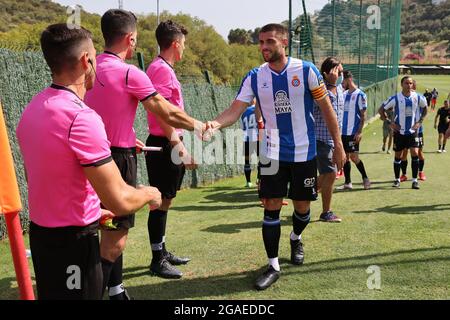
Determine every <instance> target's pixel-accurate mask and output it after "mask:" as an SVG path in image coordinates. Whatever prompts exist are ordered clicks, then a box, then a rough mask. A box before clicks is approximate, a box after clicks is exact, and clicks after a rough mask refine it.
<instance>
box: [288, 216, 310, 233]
mask: <svg viewBox="0 0 450 320" xmlns="http://www.w3.org/2000/svg"><path fill="white" fill-rule="evenodd" d="M310 220H311V215H310V210H308V212H306V213H300V212H297V211H295V210H294V213H293V214H292V226H293V229H294V233H295V235H297V236H299V235H301V234H302V232H303V230H305V228H306V226H307V225H308V224H309V221H310Z"/></svg>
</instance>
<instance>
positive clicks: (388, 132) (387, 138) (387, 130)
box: [381, 110, 394, 154]
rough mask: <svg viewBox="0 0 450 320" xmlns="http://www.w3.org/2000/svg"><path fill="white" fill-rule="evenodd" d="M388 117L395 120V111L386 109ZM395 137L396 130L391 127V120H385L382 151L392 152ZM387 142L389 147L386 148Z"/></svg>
mask: <svg viewBox="0 0 450 320" xmlns="http://www.w3.org/2000/svg"><path fill="white" fill-rule="evenodd" d="M386 114H387V118H388V119H389V120H390V121H391V122H392V121H394V112H393V111H392V110H387V111H386ZM393 137H394V132H393V131H392V129H391V125H390V122H389V121H383V145H382V146H381V151H383V152H386V153H387V154H391V147H392V140H393ZM386 142H387V149H386Z"/></svg>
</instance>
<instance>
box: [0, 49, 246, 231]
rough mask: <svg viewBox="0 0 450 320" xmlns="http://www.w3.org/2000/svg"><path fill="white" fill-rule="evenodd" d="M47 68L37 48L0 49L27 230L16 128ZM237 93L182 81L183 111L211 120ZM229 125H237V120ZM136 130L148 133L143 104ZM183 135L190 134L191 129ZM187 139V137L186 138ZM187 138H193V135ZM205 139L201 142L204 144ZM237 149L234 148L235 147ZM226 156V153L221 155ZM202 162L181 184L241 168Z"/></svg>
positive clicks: (1, 226)
mask: <svg viewBox="0 0 450 320" xmlns="http://www.w3.org/2000/svg"><path fill="white" fill-rule="evenodd" d="M50 81H51V77H50V71H49V69H48V67H47V65H46V63H45V61H44V59H43V56H42V54H41V53H39V52H20V51H12V50H8V49H0V98H1V102H2V105H3V113H4V116H5V121H6V126H7V131H8V136H9V138H10V142H11V148H12V154H13V158H14V164H15V168H16V174H17V179H18V184H19V188H20V193H21V198H22V204H23V208H24V210H23V211H22V212H21V221H22V228H23V230H24V231H25V232H26V231H28V203H27V184H26V179H25V171H24V167H23V162H22V158H21V154H20V150H19V146H18V143H17V139H16V133H15V129H16V127H17V124H18V122H19V119H20V116H21V114H22V111H23V109H24V107H25V106H26V105H27V104H28V102H29V101H30V100H31V99H32V97H33V96H34V95H35V94H36V93H38V92H39V91H41V90H42V89H44V88H45V87H47V86H48V85H49V84H50ZM235 94H236V88H233V87H227V86H215V85H211V84H208V83H206V82H205V81H203V83H202V82H201V81H192V82H185V83H183V95H184V99H185V107H186V111H187V112H188V113H189V114H190V115H192V116H193V117H195V118H197V119H199V120H201V121H207V120H212V119H213V118H215V117H216V116H217V114H219V113H220V112H221V111H222V110H224V109H225V108H226V107H228V106H229V104H230V102H231V101H232V100H233V98H234V97H235ZM232 128H238V124H236V125H234V127H232ZM135 130H136V133H137V136H138V138H140V139H141V140H143V141H145V140H146V138H147V135H148V130H147V118H146V114H145V111H144V108H143V107H140V108H139V111H138V114H137V117H136V122H135ZM186 135H189V136H192V134H190V133H186ZM188 140H189V138H188ZM190 140H192V141H193V140H194V138H193V136H192V138H191V139H190ZM205 145H207V143H203V146H205ZM236 152H237V151H236ZM224 157H225V155H224ZM138 159H139V172H138V180H139V183H143V184H148V178H147V171H146V167H145V160H144V156H143V155H140V156H139V157H138ZM223 163H224V164H216V165H203V166H200V167H199V169H197V170H194V171H188V172H187V173H186V176H185V179H184V183H183V187H195V186H199V185H203V184H208V183H211V182H213V181H216V180H218V179H223V178H226V177H231V176H235V175H237V174H241V173H242V172H243V166H242V165H229V164H225V160H224V161H223ZM4 237H6V226H5V223H4V219H3V217H2V216H1V215H0V239H2V238H4Z"/></svg>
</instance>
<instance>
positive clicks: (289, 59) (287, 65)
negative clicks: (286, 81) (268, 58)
mask: <svg viewBox="0 0 450 320" xmlns="http://www.w3.org/2000/svg"><path fill="white" fill-rule="evenodd" d="M290 63H291V57H288V61H287V63H286V65H285V66H284V68H283V70H281V72H279V73H278V72H276V71H275V70H272V68H271V67H270V65H269V64H268V65H267V66H268V68H269V70H270V71H271V72H272V73H274V74H276V75H277V76H281V75H282V74H283V73H285V72H286V69H287V68H288V67H289V64H290Z"/></svg>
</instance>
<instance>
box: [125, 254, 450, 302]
mask: <svg viewBox="0 0 450 320" xmlns="http://www.w3.org/2000/svg"><path fill="white" fill-rule="evenodd" d="M420 253H421V254H428V256H426V257H424V256H422V257H418V258H409V257H404V259H403V260H399V258H401V256H402V255H408V254H409V255H413V256H417V254H420ZM429 254H432V256H429ZM386 258H390V259H389V261H386ZM381 259H383V260H381ZM449 261H450V247H449V246H443V247H437V248H419V249H410V250H400V251H392V252H385V253H375V254H369V255H361V256H354V257H345V258H336V259H330V260H323V261H316V262H311V263H308V262H307V261H306V262H305V264H304V265H303V266H300V267H299V266H293V265H291V264H290V261H289V260H288V259H285V258H281V259H280V263H281V264H282V276H281V278H280V280H279V281H278V282H277V284H276V285H275V286H274V287H276V286H279V285H280V284H282V281H283V278H284V277H286V276H291V275H296V276H302V275H306V274H313V273H321V272H335V271H341V270H351V269H360V270H363V271H362V272H364V271H365V270H366V269H367V267H368V266H370V265H374V264H375V265H379V266H380V267H386V266H399V265H404V264H418V263H429V262H449ZM265 268H266V266H263V267H261V268H258V269H256V270H248V271H243V272H233V273H229V274H225V275H216V276H206V277H198V278H193V279H181V280H162V279H161V281H163V282H160V283H156V284H150V285H140V286H134V287H133V286H128V287H127V288H128V289H129V292H130V293H131V294H132V296H133V297H134V298H135V299H196V298H205V297H208V298H210V297H222V296H224V295H230V294H238V293H242V292H252V294H253V296H254V297H255V298H256V299H258V298H261V299H263V298H264V293H258V292H257V291H255V290H254V289H253V288H254V287H253V286H254V282H255V280H256V278H257V277H258V276H259V275H260V274H261V273H262V272H263V271H264V270H265ZM142 269H144V267H143V268H142ZM139 270H141V269H139V268H131V269H125V270H124V273H125V276H124V279H130V278H135V277H140V276H145V275H147V274H149V273H148V271H145V272H139V273H137V274H136V273H132V272H134V271H139ZM145 270H147V267H145ZM305 280H306V279H305ZM268 290H273V288H269V289H268Z"/></svg>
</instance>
